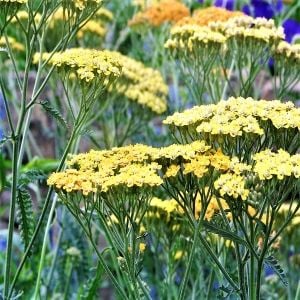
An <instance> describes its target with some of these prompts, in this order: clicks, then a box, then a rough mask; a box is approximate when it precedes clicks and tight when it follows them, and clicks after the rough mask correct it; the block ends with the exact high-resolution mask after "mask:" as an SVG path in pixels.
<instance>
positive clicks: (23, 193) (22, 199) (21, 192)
mask: <svg viewBox="0 0 300 300" xmlns="http://www.w3.org/2000/svg"><path fill="white" fill-rule="evenodd" d="M17 220H18V223H19V229H20V235H21V238H22V241H23V244H24V247H25V248H26V247H27V246H28V244H29V242H30V240H31V237H32V235H33V231H34V218H33V209H32V201H31V196H30V194H29V192H28V191H27V190H26V189H25V188H24V187H22V186H21V187H19V188H18V191H17Z"/></svg>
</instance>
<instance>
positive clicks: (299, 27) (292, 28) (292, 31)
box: [282, 19, 300, 43]
mask: <svg viewBox="0 0 300 300" xmlns="http://www.w3.org/2000/svg"><path fill="white" fill-rule="evenodd" d="M282 26H283V28H284V33H285V39H286V41H287V42H289V43H292V42H293V41H294V40H295V38H297V37H298V38H299V36H300V23H299V22H297V21H295V20H292V19H287V20H285V21H284V22H283V24H282Z"/></svg>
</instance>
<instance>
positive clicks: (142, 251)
mask: <svg viewBox="0 0 300 300" xmlns="http://www.w3.org/2000/svg"><path fill="white" fill-rule="evenodd" d="M145 250H146V244H145V243H140V244H139V251H140V252H141V253H144V252H145Z"/></svg>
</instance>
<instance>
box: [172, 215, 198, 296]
mask: <svg viewBox="0 0 300 300" xmlns="http://www.w3.org/2000/svg"><path fill="white" fill-rule="evenodd" d="M200 224H201V220H198V222H197V224H196V226H195V231H194V238H193V244H192V249H191V253H190V256H189V261H188V265H187V268H186V270H185V273H184V277H183V282H182V285H181V288H180V291H179V297H178V300H183V299H184V294H185V290H186V287H187V283H188V279H189V274H190V272H191V268H192V263H193V260H194V254H195V250H196V248H197V245H198V240H199V235H200V234H199V229H200Z"/></svg>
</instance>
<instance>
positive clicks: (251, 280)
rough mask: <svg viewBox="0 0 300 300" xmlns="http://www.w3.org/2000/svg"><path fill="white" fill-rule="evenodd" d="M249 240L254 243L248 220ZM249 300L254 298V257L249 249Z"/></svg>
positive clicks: (251, 225)
mask: <svg viewBox="0 0 300 300" xmlns="http://www.w3.org/2000/svg"><path fill="white" fill-rule="evenodd" d="M250 241H251V245H254V230H253V223H252V221H250ZM249 272H250V274H249V300H256V295H255V292H256V291H255V257H254V255H253V253H252V252H251V251H250V266H249Z"/></svg>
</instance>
